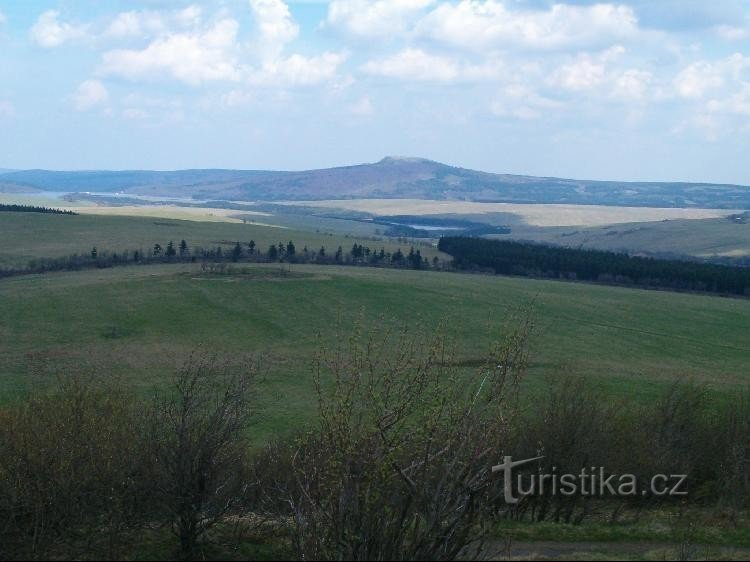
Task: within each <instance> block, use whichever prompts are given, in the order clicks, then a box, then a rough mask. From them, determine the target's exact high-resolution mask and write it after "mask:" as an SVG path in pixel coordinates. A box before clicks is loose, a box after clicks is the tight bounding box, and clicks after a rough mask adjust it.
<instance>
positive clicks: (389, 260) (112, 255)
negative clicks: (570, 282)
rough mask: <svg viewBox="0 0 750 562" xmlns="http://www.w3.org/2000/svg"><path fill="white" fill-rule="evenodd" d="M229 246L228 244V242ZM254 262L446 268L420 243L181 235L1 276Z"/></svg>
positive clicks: (42, 261) (32, 264)
mask: <svg viewBox="0 0 750 562" xmlns="http://www.w3.org/2000/svg"><path fill="white" fill-rule="evenodd" d="M227 246H228V247H227ZM199 261H202V262H206V261H212V262H219V263H221V262H235V263H236V262H251V263H252V262H254V263H300V264H321V265H353V266H371V267H393V268H407V269H445V268H447V267H448V265H447V264H446V263H445V262H444V261H442V260H440V259H439V258H438V257H434V258H433V259H432V260H431V261H430V260H428V259H427V258H426V257H424V256H422V253H421V251H420V250H419V248H416V249H415V248H414V247H413V246H412V247H410V249H409V251H408V252H404V251H402V250H401V248H397V249H396V250H395V251H393V252H391V251H386V249H385V248H384V247H381V248H380V249H379V250H378V249H373V248H370V247H369V246H365V245H363V244H358V243H356V242H355V243H354V244H353V245H352V246H351V248H348V249H346V250H345V249H344V248H343V247H342V246H338V247H337V248H336V249H335V250H329V249H327V248H326V247H325V246H321V247H319V248H310V247H308V246H303V247H302V248H301V249H298V247H297V245H296V244H295V243H294V241H292V240H289V241H288V242H286V243H284V242H279V243H278V244H271V245H269V246H268V248H267V249H261V248H259V247H258V245H257V244H256V242H255V241H254V240H250V241H249V242H246V243H245V242H235V243H234V244H231V245H222V244H219V245H217V246H214V247H210V248H203V247H191V246H190V245H189V244H188V242H187V241H186V240H181V241H180V242H179V243H175V242H174V241H169V242H167V243H166V244H162V243H155V244H154V245H153V246H151V247H150V248H148V249H145V250H144V249H143V248H139V249H136V250H125V251H121V252H111V251H106V250H102V249H100V248H98V247H96V246H94V247H93V248H91V251H90V252H88V253H86V254H73V255H70V256H65V257H60V258H38V259H34V260H31V261H29V262H28V264H27V266H26V267H25V268H4V269H0V277H9V276H13V275H21V274H29V273H47V272H52V271H65V270H73V271H74V270H79V269H87V268H108V267H116V266H122V265H149V264H162V263H195V262H199Z"/></svg>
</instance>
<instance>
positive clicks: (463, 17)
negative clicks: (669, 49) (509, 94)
mask: <svg viewBox="0 0 750 562" xmlns="http://www.w3.org/2000/svg"><path fill="white" fill-rule="evenodd" d="M637 31H638V20H637V18H636V15H635V12H634V11H633V9H632V8H630V7H629V6H625V5H615V4H594V5H590V6H573V5H568V4H554V5H553V6H552V7H550V8H549V9H547V10H512V9H509V8H508V7H506V5H505V3H503V2H498V1H495V0H485V1H482V0H461V1H460V2H458V3H457V4H454V3H449V2H444V3H442V4H440V5H439V6H438V7H436V8H435V9H434V10H433V11H432V12H431V13H430V14H428V15H427V16H426V17H425V18H424V19H422V21H421V22H420V23H419V25H418V26H417V32H418V33H419V34H420V35H422V36H425V37H430V38H432V39H436V40H438V41H442V42H445V43H448V44H451V45H454V46H456V47H461V48H468V49H473V50H477V51H483V50H485V49H493V48H501V47H503V48H527V49H569V48H580V47H586V46H596V45H600V44H607V43H611V42H614V41H617V40H619V39H623V38H628V37H632V36H634V35H635V34H636V33H637Z"/></svg>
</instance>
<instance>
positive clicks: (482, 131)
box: [0, 0, 750, 184]
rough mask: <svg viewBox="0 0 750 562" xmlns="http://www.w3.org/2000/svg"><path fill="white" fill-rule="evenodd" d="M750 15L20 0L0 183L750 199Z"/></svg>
mask: <svg viewBox="0 0 750 562" xmlns="http://www.w3.org/2000/svg"><path fill="white" fill-rule="evenodd" d="M748 154H750V1H748V0H723V1H722V0H718V1H705V2H701V1H695V0H656V1H654V0H623V1H620V2H612V3H596V2H589V1H584V0H577V1H568V2H548V1H546V0H451V1H443V0H332V1H330V2H314V1H288V2H284V1H283V0H209V1H204V2H182V1H177V0H141V1H124V0H120V1H116V0H110V1H93V0H50V1H34V0H23V1H21V0H0V167H10V168H32V167H33V168H53V169H104V168H106V169H134V168H141V169H144V168H148V169H176V168H203V167H231V168H246V169H254V168H263V169H268V168H275V169H303V168H313V167H328V166H334V165H342V164H351V163H359V162H370V161H376V160H379V159H380V158H382V157H383V156H385V155H408V156H423V157H427V158H432V159H435V160H440V161H444V162H447V163H451V164H456V165H461V166H465V167H470V168H476V169H483V170H487V171H495V172H509V173H527V174H534V175H554V176H565V177H578V178H591V179H620V180H689V181H716V182H733V183H743V184H750V158H748Z"/></svg>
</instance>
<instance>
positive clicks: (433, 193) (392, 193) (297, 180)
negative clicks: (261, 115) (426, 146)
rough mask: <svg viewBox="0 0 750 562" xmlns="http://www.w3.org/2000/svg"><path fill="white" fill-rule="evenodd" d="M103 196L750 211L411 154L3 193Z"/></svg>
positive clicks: (732, 189)
mask: <svg viewBox="0 0 750 562" xmlns="http://www.w3.org/2000/svg"><path fill="white" fill-rule="evenodd" d="M12 191H23V192H34V191H58V192H101V193H123V194H130V195H151V196H157V197H158V196H161V197H185V198H192V199H196V200H202V199H203V200H205V199H214V200H215V199H222V200H234V201H282V200H288V201H304V200H326V199H353V198H383V199H394V198H409V199H436V200H462V201H479V202H505V203H567V204H579V205H580V204H583V205H615V206H635V207H687V208H690V207H706V208H721V209H724V208H726V209H750V187H747V186H742V185H735V184H718V183H707V182H701V183H690V182H621V181H606V180H577V179H567V178H556V177H538V176H529V175H520V174H499V173H491V172H483V171H478V170H471V169H468V168H462V167H458V166H450V165H447V164H443V163H440V162H436V161H434V160H429V159H426V158H419V157H409V156H386V157H385V158H383V159H381V160H380V161H378V162H375V163H369V164H368V163H365V164H354V165H350V166H340V167H334V168H320V169H314V170H302V171H282V170H231V169H220V168H214V169H188V170H174V171H151V170H114V171H109V170H83V171H67V172H65V171H54V170H10V171H3V172H2V173H1V174H0V192H12Z"/></svg>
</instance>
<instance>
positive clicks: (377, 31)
mask: <svg viewBox="0 0 750 562" xmlns="http://www.w3.org/2000/svg"><path fill="white" fill-rule="evenodd" d="M434 3H435V0H333V1H332V2H331V3H330V4H329V5H328V16H327V19H326V22H327V24H328V25H329V26H331V27H334V28H338V29H342V30H344V31H346V32H347V33H350V34H352V35H357V36H360V37H366V38H373V37H385V36H392V35H397V34H400V33H404V32H405V31H407V30H408V27H409V25H410V24H411V23H413V21H414V19H415V18H416V17H417V16H418V15H421V13H422V11H423V10H424V9H425V8H427V7H429V6H431V5H433V4H434Z"/></svg>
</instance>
